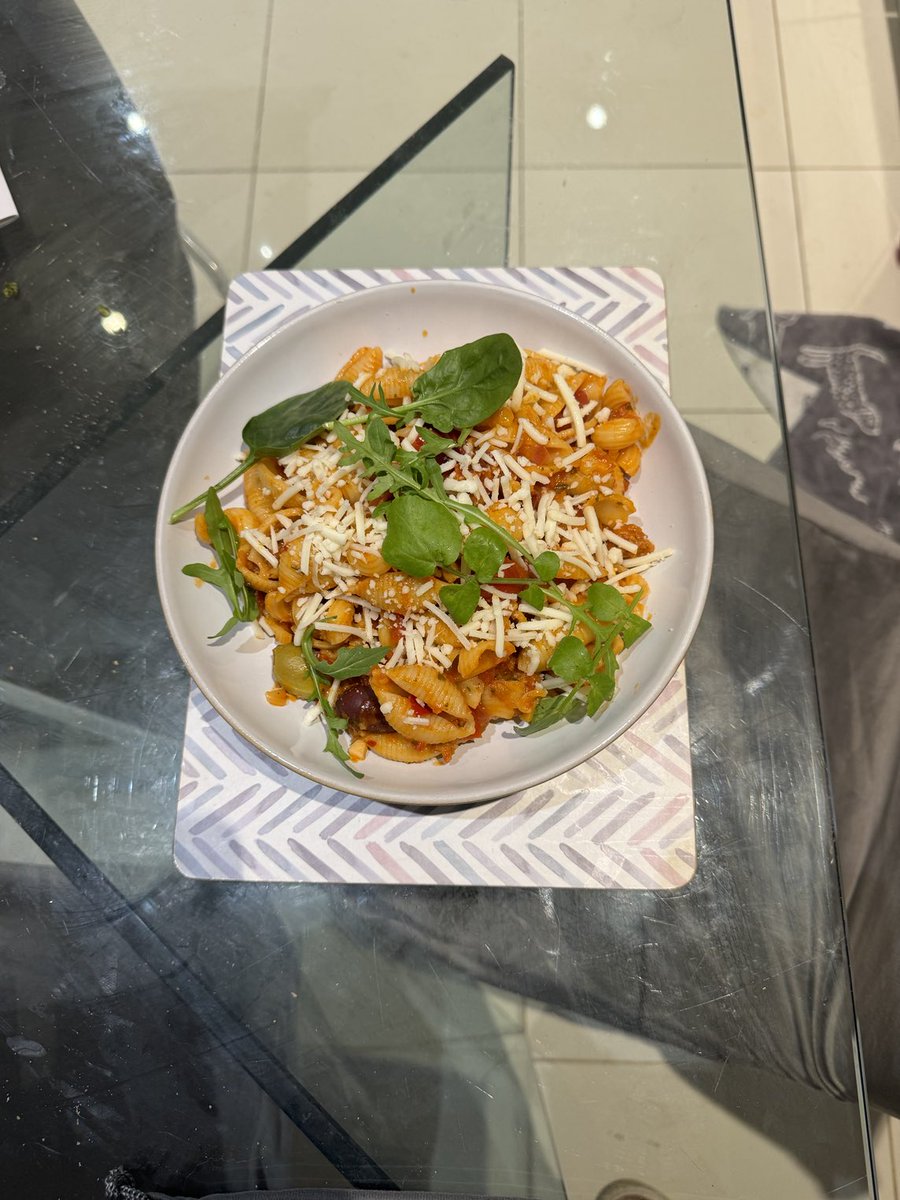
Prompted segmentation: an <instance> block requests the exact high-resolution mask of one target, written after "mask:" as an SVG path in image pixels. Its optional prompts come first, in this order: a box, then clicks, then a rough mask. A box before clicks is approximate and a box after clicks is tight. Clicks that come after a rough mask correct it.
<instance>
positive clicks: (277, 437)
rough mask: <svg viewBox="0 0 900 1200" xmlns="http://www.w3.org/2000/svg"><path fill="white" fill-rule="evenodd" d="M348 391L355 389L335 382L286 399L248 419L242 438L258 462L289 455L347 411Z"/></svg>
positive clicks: (338, 380)
mask: <svg viewBox="0 0 900 1200" xmlns="http://www.w3.org/2000/svg"><path fill="white" fill-rule="evenodd" d="M351 391H354V392H355V389H351V387H350V384H348V383H346V382H344V381H343V380H340V379H336V380H333V381H332V382H331V383H324V384H322V386H321V387H317V388H314V389H313V390H312V391H311V392H303V393H301V394H300V395H299V396H289V397H288V398H287V400H282V401H281V402H280V403H279V404H273V405H272V407H271V408H267V409H266V410H265V412H261V413H257V414H256V416H255V417H251V418H250V420H249V421H248V422H247V424H246V425H245V426H244V429H243V432H242V434H241V436H242V437H243V439H244V441H245V442H246V443H247V445H248V446H249V447H250V452H251V454H253V455H254V456H255V457H256V458H257V459H259V458H269V457H273V458H278V457H280V456H281V455H284V454H290V452H291V451H292V450H296V448H297V447H298V446H302V445H303V443H304V442H305V441H308V440H309V438H311V437H312V435H313V434H314V433H317V432H318V431H319V430H320V429H321V428H322V426H323V425H326V424H327V423H328V422H329V421H336V420H337V419H338V417H339V416H340V415H341V413H342V412H343V411H344V409H345V408H346V407H347V401H348V398H350V395H351ZM357 396H358V393H357Z"/></svg>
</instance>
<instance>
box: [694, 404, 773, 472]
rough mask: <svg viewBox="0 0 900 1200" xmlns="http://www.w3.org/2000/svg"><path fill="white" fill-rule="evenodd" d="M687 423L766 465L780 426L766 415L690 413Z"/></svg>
mask: <svg viewBox="0 0 900 1200" xmlns="http://www.w3.org/2000/svg"><path fill="white" fill-rule="evenodd" d="M690 423H691V424H692V425H696V426H697V427H698V428H700V429H705V430H706V432H707V433H711V434H713V435H714V436H715V437H717V438H721V439H722V441H723V442H728V443H729V445H732V446H736V447H737V448H738V449H739V450H743V451H744V453H745V454H749V455H750V456H751V458H757V459H759V461H760V462H767V461H768V460H769V458H770V457H771V456H772V454H774V453H775V451H776V450H777V449H778V448H779V447H780V446H781V444H782V436H781V426H780V425H779V424H778V422H777V421H776V420H775V418H774V417H771V416H769V414H768V413H763V412H757V413H693V414H692V415H691V418H690Z"/></svg>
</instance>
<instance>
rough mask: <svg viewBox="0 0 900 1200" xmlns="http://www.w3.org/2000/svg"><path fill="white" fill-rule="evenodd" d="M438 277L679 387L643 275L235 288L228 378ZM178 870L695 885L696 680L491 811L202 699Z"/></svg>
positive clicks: (606, 272) (582, 272)
mask: <svg viewBox="0 0 900 1200" xmlns="http://www.w3.org/2000/svg"><path fill="white" fill-rule="evenodd" d="M428 278H442V279H456V278H462V279H472V280H482V281H487V282H492V283H499V284H501V285H503V286H506V287H510V288H514V289H517V290H521V291H526V292H530V293H533V294H536V295H539V296H543V297H546V298H547V299H550V300H553V301H554V302H555V303H557V304H562V305H564V306H565V307H566V308H570V309H571V310H572V311H573V312H577V313H579V314H580V315H581V316H583V317H585V318H587V319H588V320H590V321H592V322H593V323H595V324H596V325H598V326H599V327H601V328H602V329H604V330H606V331H607V332H608V333H610V334H612V335H613V336H614V337H615V338H617V340H619V341H621V342H623V343H624V344H625V345H626V346H628V347H629V349H631V350H632V352H633V353H634V354H635V355H637V356H638V357H639V358H640V359H641V360H642V361H643V362H644V363H645V365H646V366H647V367H648V369H649V370H650V371H651V372H652V373H653V374H654V375H655V376H656V377H657V378H658V379H659V380H660V381H661V382H662V384H663V386H666V385H667V383H668V370H667V352H666V312H665V295H664V291H663V286H662V281H661V280H660V278H659V276H657V275H656V274H655V273H653V272H652V271H648V270H645V269H643V268H640V269H639V268H601V267H580V268H569V267H553V268H493V269H484V268H482V269H478V270H474V269H472V270H459V269H452V270H451V269H433V270H403V271H399V270H398V271H387V270H384V271H371V270H366V271H362V270H354V271H347V270H343V271H337V270H335V271H261V272H253V273H252V274H247V275H242V276H240V277H238V278H237V279H236V280H235V281H234V282H233V284H232V285H231V289H230V291H229V297H228V308H227V312H226V320H225V341H224V347H223V354H222V367H223V370H224V369H225V368H226V367H228V366H230V365H231V363H233V362H234V361H236V360H237V359H238V358H239V357H240V356H241V355H242V354H243V353H244V352H245V351H247V350H248V349H249V348H250V347H251V346H252V345H254V344H255V343H256V342H257V341H259V339H260V338H262V337H264V336H266V335H267V334H269V333H271V332H272V331H273V330H275V329H276V328H277V327H278V326H279V325H280V324H281V323H282V322H284V321H285V320H287V319H288V318H289V317H292V316H294V315H295V314H296V313H298V312H300V311H302V310H303V309H306V308H312V307H315V306H317V305H319V304H322V303H323V302H324V301H326V300H330V299H332V298H333V297H335V296H338V295H345V294H347V293H348V292H352V291H361V290H363V289H367V288H372V287H378V286H379V285H380V284H382V283H388V282H390V283H393V282H397V281H399V280H404V281H410V282H414V281H416V280H420V279H428ZM175 861H176V864H177V866H178V867H179V869H180V870H181V871H182V872H183V873H184V874H186V875H189V876H191V877H193V878H197V879H240V880H258V881H261V882H262V881H283V882H315V883H366V884H373V883H376V884H377V883H383V884H431V885H443V886H446V885H450V884H455V885H458V886H466V887H486V886H487V887H517V886H520V887H574V888H652V889H668V888H676V887H681V886H683V885H684V884H685V883H686V882H687V881H688V880H689V879H690V877H691V875H692V874H693V871H694V868H695V864H696V850H695V840H694V810H693V789H692V784H691V759H690V735H689V729H688V714H687V696H686V688H685V681H684V669H683V668H681V669H680V670H679V671H678V673H677V674H676V676H675V677H674V678H673V679H672V681H671V682H670V683H669V685H668V687H667V688H666V690H665V691H664V692H663V694H662V695H661V696H660V697H659V699H658V700H657V702H656V703H655V704H654V705H653V707H652V708H651V709H650V710H649V711H648V712H647V713H645V714H644V716H643V717H642V718H641V719H640V720H639V721H638V722H637V723H636V724H635V725H634V726H632V728H631V729H630V730H629V731H628V732H627V733H626V734H624V735H623V736H622V737H620V738H619V739H618V740H617V741H616V742H615V743H614V744H613V745H612V746H609V747H607V749H606V750H604V751H602V752H601V753H600V754H598V755H596V756H595V757H594V758H593V759H591V760H589V761H588V762H587V763H584V764H583V765H582V766H580V767H578V768H576V769H575V770H572V771H569V772H567V773H566V774H565V775H562V776H560V777H558V778H557V779H554V780H552V781H551V782H549V783H546V784H544V785H542V786H541V787H537V788H531V789H529V790H528V791H525V792H520V793H517V794H516V795H513V796H507V797H504V798H503V799H501V800H495V801H493V802H491V803H489V804H484V805H480V806H478V807H477V808H473V809H462V810H448V809H445V808H441V809H418V810H416V811H415V812H413V811H409V810H400V809H395V808H392V807H391V806H390V805H386V804H382V803H380V802H379V801H376V800H366V799H363V798H361V797H359V796H353V795H349V794H347V793H344V792H337V791H332V790H330V789H329V788H326V787H323V786H322V785H321V784H316V783H311V782H309V781H307V780H305V779H303V778H302V777H300V776H297V775H295V774H294V773H293V772H291V771H288V770H286V769H285V768H284V767H282V766H280V765H279V764H278V763H275V762H272V761H271V760H270V759H268V758H267V757H266V756H265V755H263V754H261V753H259V752H258V751H257V750H255V749H254V748H253V747H252V746H250V745H249V744H248V743H247V742H245V741H243V739H242V738H241V737H240V736H239V735H238V734H236V733H235V732H234V731H233V730H232V729H231V727H230V726H229V725H228V724H227V723H226V722H225V721H223V720H222V718H221V717H219V715H218V714H217V713H216V712H215V711H214V710H213V709H212V708H211V707H210V705H209V704H208V702H207V701H206V700H205V699H204V697H203V696H202V695H201V693H200V692H199V691H198V690H197V689H196V688H192V690H191V696H190V701H189V704H188V713H187V723H186V729H185V741H184V753H183V758H182V767H181V785H180V792H179V800H178V812H177V819H176V827H175Z"/></svg>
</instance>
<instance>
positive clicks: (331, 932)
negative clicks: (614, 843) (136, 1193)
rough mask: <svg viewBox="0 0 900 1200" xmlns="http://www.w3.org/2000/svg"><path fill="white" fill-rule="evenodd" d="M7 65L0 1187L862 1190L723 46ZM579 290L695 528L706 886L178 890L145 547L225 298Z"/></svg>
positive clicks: (98, 55)
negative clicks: (630, 335)
mask: <svg viewBox="0 0 900 1200" xmlns="http://www.w3.org/2000/svg"><path fill="white" fill-rule="evenodd" d="M376 9H377V11H376ZM0 22H2V29H3V36H2V37H0V69H2V71H3V73H4V76H5V79H6V84H5V86H4V87H2V88H0V115H2V120H0V167H2V169H3V172H4V174H5V175H6V177H7V179H8V180H9V182H10V186H11V188H12V191H13V194H14V196H15V198H16V201H17V204H18V208H19V210H20V214H21V216H20V219H19V220H18V221H16V222H14V223H13V224H10V225H8V226H7V227H5V228H3V229H0V259H2V262H3V268H2V282H3V285H4V297H3V299H2V301H0V312H2V319H0V358H2V364H3V365H2V375H0V378H2V380H3V385H2V404H3V409H4V417H5V420H4V426H5V437H4V439H3V442H2V449H0V455H2V463H3V467H2V471H0V531H2V536H0V562H2V565H3V570H4V576H5V579H6V581H7V587H6V603H5V605H4V609H5V619H4V621H3V623H2V627H0V671H2V675H0V705H2V709H0V711H2V721H0V800H2V809H0V871H2V888H3V897H4V906H3V909H2V914H3V915H2V921H3V923H4V935H5V937H4V940H5V944H6V946H7V953H6V956H5V957H6V971H5V978H4V984H3V985H2V988H0V996H2V1006H0V1021H2V1024H3V1035H4V1038H5V1039H6V1044H7V1048H8V1050H9V1055H8V1056H7V1059H6V1061H5V1074H6V1083H7V1088H6V1091H7V1092H8V1093H9V1095H10V1100H9V1102H8V1106H7V1107H8V1114H9V1115H8V1116H7V1122H8V1126H7V1131H6V1134H7V1136H6V1138H5V1150H4V1156H5V1162H4V1177H5V1178H7V1179H16V1181H17V1182H21V1181H24V1180H25V1179H26V1169H27V1178H28V1179H29V1180H31V1181H32V1186H33V1188H34V1194H35V1195H40V1196H41V1197H44V1196H47V1197H51V1196H56V1195H63V1194H65V1195H66V1196H68V1197H72V1196H75V1197H81V1196H85V1197H88V1196H93V1195H98V1194H100V1192H99V1190H98V1189H99V1184H98V1182H97V1181H98V1179H100V1178H101V1177H102V1176H103V1175H104V1174H105V1173H106V1172H107V1171H108V1170H109V1169H111V1168H112V1167H115V1166H117V1165H120V1164H124V1165H125V1166H126V1167H128V1168H129V1169H130V1170H131V1171H132V1173H133V1174H134V1177H135V1179H136V1180H137V1182H138V1183H139V1184H141V1185H142V1186H145V1187H147V1188H156V1189H158V1190H162V1191H165V1190H168V1191H170V1192H172V1193H174V1194H179V1195H182V1194H183V1195H190V1196H200V1195H203V1194H206V1193H209V1192H213V1191H237V1190H240V1189H242V1188H243V1189H251V1188H254V1187H268V1188H276V1187H287V1186H328V1187H346V1186H353V1187H359V1186H373V1187H377V1188H384V1189H396V1188H400V1189H403V1190H422V1191H444V1192H459V1193H471V1194H483V1195H496V1196H500V1195H506V1196H523V1197H525V1196H528V1197H532V1196H533V1197H540V1198H542V1200H543V1198H548V1200H549V1198H555V1197H562V1196H568V1197H572V1198H573V1200H581V1198H582V1197H583V1198H584V1200H593V1198H594V1197H595V1196H597V1195H598V1193H600V1192H601V1190H602V1189H603V1188H604V1187H606V1186H607V1185H608V1184H611V1183H613V1182H615V1181H617V1180H619V1179H622V1178H627V1179H639V1180H641V1181H643V1182H645V1183H646V1184H648V1185H652V1186H654V1187H656V1188H657V1189H659V1191H661V1192H662V1193H663V1195H664V1196H666V1197H670V1198H672V1200H674V1198H676V1197H677V1198H678V1200H685V1198H687V1197H696V1198H700V1197H702V1198H704V1200H705V1198H707V1197H709V1198H712V1197H718V1196H723V1195H728V1196H733V1197H741V1198H742V1200H743V1198H745V1197H746V1198H747V1200H750V1198H751V1197H759V1196H785V1197H787V1196H790V1197H792V1198H797V1197H799V1198H804V1197H807V1196H808V1197H820V1196H821V1197H824V1196H826V1195H832V1194H835V1193H836V1194H839V1195H841V1196H846V1197H864V1196H869V1195H871V1194H874V1193H873V1191H872V1190H871V1188H872V1184H871V1182H870V1179H871V1171H870V1166H869V1157H870V1156H869V1147H868V1132H867V1123H866V1114H865V1102H864V1097H863V1096H862V1095H861V1093H860V1089H859V1085H858V1079H859V1072H860V1064H859V1056H858V1049H857V1043H856V1038H855V1029H854V1017H853V1006H852V996H851V989H850V980H849V974H848V967H847V959H846V951H845V942H844V927H843V915H842V909H841V899H840V890H839V881H838V876H837V869H836V865H835V855H834V835H833V825H832V817H831V810H830V803H829V797H828V787H827V779H826V775H825V769H824V761H823V753H822V744H821V734H820V728H819V722H818V712H817V697H816V688H815V679H814V675H813V671H812V666H811V659H810V648H809V640H808V633H807V624H806V613H805V603H804V596H803V590H802V581H801V576H800V571H799V566H798V558H797V544H796V527H795V519H794V513H793V508H792V502H791V494H790V487H789V481H788V479H787V477H786V474H785V471H784V468H783V465H780V464H783V461H784V457H783V455H782V454H780V453H779V451H780V447H781V425H780V420H779V416H778V413H779V398H778V392H777V386H776V380H775V377H774V375H773V373H772V371H771V368H765V369H763V370H760V369H759V368H758V366H757V367H756V368H755V369H753V370H750V369H749V368H748V364H747V360H746V356H745V354H744V352H743V348H742V346H741V345H740V344H739V342H738V340H737V339H736V338H735V336H734V334H733V330H734V328H735V316H736V315H737V317H740V316H741V315H743V316H745V317H746V318H747V320H750V319H751V318H752V316H753V315H754V314H757V313H760V312H761V313H763V314H767V313H768V307H767V303H766V291H765V283H764V274H763V269H762V264H761V260H760V253H759V238H758V226H757V221H756V215H755V206H754V196H753V188H752V179H751V175H750V172H749V168H748V157H747V148H746V141H745V133H744V126H743V121H742V113H741V103H740V92H739V86H738V81H737V75H736V70H735V64H734V55H733V48H732V38H731V30H730V22H729V13H728V7H727V5H726V4H725V3H724V2H722V0H690V2H688V0H683V2H676V0H668V2H666V3H663V0H646V2H644V3H642V4H639V5H635V4H634V3H632V2H631V0H603V3H589V2H588V0H571V2H569V3H559V4H551V3H549V0H548V2H543V0H522V2H521V3H520V2H519V0H498V2H497V3H495V4H492V5H490V6H486V5H481V4H479V3H477V0H433V2H432V3H430V4H429V5H421V4H420V5H414V4H412V3H411V0H408V2H400V0H396V2H391V3H385V4H383V5H380V6H370V5H366V4H363V3H362V2H361V0H359V2H357V0H345V2H344V3H340V4H338V5H333V6H324V7H323V6H319V5H313V4H307V3H300V2H297V0H251V2H243V3H238V2H236V0H235V2H232V0H215V3H213V2H212V0H196V2H195V3H194V4H192V5H176V4H174V3H173V4H169V3H164V2H163V0H155V2H154V3H153V4H149V5H145V6H129V5H123V4H112V3H106V2H101V0H82V3H81V4H80V6H79V5H76V4H75V3H73V2H72V0H37V2H34V0H28V2H27V3H26V2H25V0H14V2H13V3H12V4H11V5H8V6H7V9H6V12H5V13H4V15H3V16H2V17H0ZM386 63H389V64H390V66H389V70H388V69H387V68H386V65H385V64H386ZM588 263H596V264H604V265H610V266H613V265H620V266H629V265H644V266H648V267H652V268H654V269H655V270H658V271H659V272H660V274H661V275H662V276H663V278H664V281H665V285H666V290H667V300H668V312H669V352H670V358H671V380H672V383H671V392H672V397H673V399H674V401H675V403H676V404H677V405H678V406H679V408H680V409H681V411H682V412H683V413H684V414H685V416H686V418H687V420H688V422H689V424H690V425H691V427H692V429H693V431H694V433H695V437H696V440H697V443H698V446H699V448H700V450H701V454H702V456H703V460H704V465H705V467H706V470H707V474H708V478H709V482H710V488H711V492H712V497H713V507H714V515H715V531H716V560H715V565H714V573H713V581H712V587H711V590H710V596H709V601H708V603H707V607H706V611H705V614H704V617H703V621H702V624H701V627H700V630H699V632H698V634H697V636H696V639H695V641H694V643H693V645H692V647H691V650H690V652H689V654H688V658H687V661H686V667H687V677H688V689H689V711H690V722H691V754H692V760H693V774H694V789H695V806H696V821H697V841H698V859H699V865H698V870H697V873H696V875H695V877H694V878H693V880H692V881H691V882H690V883H689V884H688V885H687V886H685V887H684V888H681V889H679V890H677V891H674V892H640V891H637V892H625V891H590V892H581V891H577V890H566V891H554V890H552V889H534V890H530V889H472V888H470V889H452V888H391V887H370V888H366V887H349V886H347V887H344V886H337V885H335V886H324V885H322V886H319V885H271V884H247V883H199V882H197V881H193V880H189V879H186V878H183V877H182V876H180V875H179V874H178V872H177V871H176V869H175V866H174V863H173V858H172V838H173V826H174V817H175V798H176V785H177V776H178V765H179V757H180V751H181V743H182V736H183V727H184V714H185V701H186V697H187V691H188V680H187V677H186V675H185V672H184V670H183V668H182V666H181V663H180V660H179V659H178V657H177V655H176V653H175V650H174V647H173V646H172V644H171V642H170V640H169V637H168V634H167V631H166V628H165V625H164V622H163V619H162V615H161V612H160V608H159V603H158V600H157V597H156V588H155V579H154V570H153V555H152V541H153V523H154V519H155V511H156V500H157V496H158V492H159V488H160V484H161V481H162V478H163V474H164V472H165V468H166V465H167V462H168V459H169V456H170V455H171V452H172V450H173V448H174V446H175V443H176V441H177V439H178V437H179V435H180V433H181V430H182V429H183V427H184V425H185V422H186V421H187V419H188V417H189V415H190V413H191V411H192V409H193V408H194V406H195V405H196V403H197V402H198V400H199V399H200V398H201V396H202V395H203V393H204V391H205V389H206V388H207V387H208V386H209V385H210V383H211V382H212V381H213V379H214V378H215V377H216V374H217V371H218V360H219V351H220V331H221V325H222V297H223V295H224V292H225V290H226V289H227V283H228V280H229V278H230V277H231V275H233V274H235V273H237V272H238V271H240V270H242V269H247V268H261V267H264V266H270V267H288V266H297V265H303V266H310V267H344V266H358V267H369V266H413V265H416V266H479V265H491V264H494V265H498V264H508V265H547V264H552V265H582V264H588ZM739 323H740V322H739V321H738V324H739Z"/></svg>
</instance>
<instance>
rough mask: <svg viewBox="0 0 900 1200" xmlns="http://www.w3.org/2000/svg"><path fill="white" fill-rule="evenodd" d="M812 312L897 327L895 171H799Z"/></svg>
mask: <svg viewBox="0 0 900 1200" xmlns="http://www.w3.org/2000/svg"><path fill="white" fill-rule="evenodd" d="M797 196H798V203H799V224H800V235H801V250H802V253H803V257H804V261H805V265H806V279H807V292H808V299H809V307H810V309H811V310H814V311H818V312H834V313H841V312H844V313H860V314H864V315H868V316H873V317H879V318H880V319H881V320H883V321H886V322H888V323H889V324H891V325H894V326H896V327H898V328H900V267H898V264H897V260H896V256H895V255H896V247H897V233H898V230H900V171H799V172H798V173H797Z"/></svg>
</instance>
